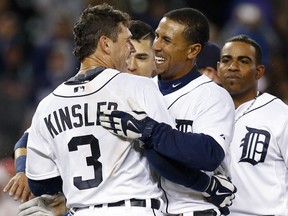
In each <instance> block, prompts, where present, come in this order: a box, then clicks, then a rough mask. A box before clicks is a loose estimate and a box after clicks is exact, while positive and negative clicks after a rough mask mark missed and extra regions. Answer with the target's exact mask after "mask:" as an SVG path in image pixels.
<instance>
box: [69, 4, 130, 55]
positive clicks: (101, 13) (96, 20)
mask: <svg viewBox="0 0 288 216" xmlns="http://www.w3.org/2000/svg"><path fill="white" fill-rule="evenodd" d="M120 23H122V24H123V25H124V26H126V27H129V24H130V16H129V15H128V14H127V13H125V12H122V11H120V10H116V9H114V8H113V7H112V6H110V5H108V4H106V3H103V4H101V5H96V6H93V7H92V6H88V8H86V9H85V10H84V11H83V13H82V15H81V16H80V19H79V20H78V21H77V22H76V23H75V25H74V29H73V34H74V42H75V47H74V51H73V53H74V55H75V56H76V58H78V59H79V60H80V61H82V60H83V59H84V58H86V57H87V56H89V55H91V54H92V53H93V52H94V51H95V49H96V47H97V44H98V41H99V38H100V37H101V36H103V35H104V36H106V37H108V38H110V39H111V40H112V41H114V42H116V40H117V38H118V34H119V33H120V31H121V28H120V27H119V24H120Z"/></svg>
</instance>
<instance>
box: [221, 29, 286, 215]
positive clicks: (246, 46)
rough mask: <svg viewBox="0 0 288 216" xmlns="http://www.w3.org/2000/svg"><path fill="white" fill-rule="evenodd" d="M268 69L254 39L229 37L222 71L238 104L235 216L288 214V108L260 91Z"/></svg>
mask: <svg viewBox="0 0 288 216" xmlns="http://www.w3.org/2000/svg"><path fill="white" fill-rule="evenodd" d="M264 70H265V67H264V65H263V64H262V51H261V47H260V46H259V44H258V43H257V42H255V41H254V40H253V39H251V38H249V37H247V36H245V35H238V36H235V37H232V38H230V39H228V40H227V41H226V42H225V44H224V46H223V48H222V50H221V59H220V63H219V64H218V75H219V76H220V80H221V83H222V85H223V87H224V88H225V89H227V90H228V92H229V93H230V94H231V96H232V98H233V101H234V104H235V108H236V116H235V133H234V137H233V140H232V142H231V146H230V148H231V176H232V180H233V183H235V185H236V186H237V188H238V191H237V196H236V199H235V201H234V204H233V206H232V207H231V215H233V216H252V215H281V216H284V215H288V145H287V144H288V107H287V105H286V104H284V103H283V102H282V101H281V100H280V99H279V98H277V97H275V96H273V95H270V94H268V93H262V92H260V91H259V90H258V85H257V83H258V80H259V79H260V78H261V77H262V76H263V74H264Z"/></svg>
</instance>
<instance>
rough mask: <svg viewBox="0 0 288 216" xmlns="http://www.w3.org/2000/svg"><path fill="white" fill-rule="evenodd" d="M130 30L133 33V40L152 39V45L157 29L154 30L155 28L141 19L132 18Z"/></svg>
mask: <svg viewBox="0 0 288 216" xmlns="http://www.w3.org/2000/svg"><path fill="white" fill-rule="evenodd" d="M129 30H130V32H131V34H132V37H131V39H132V40H137V41H139V40H143V39H144V40H146V39H149V40H150V41H151V45H152V43H153V41H154V39H155V31H154V30H153V28H152V27H151V26H150V25H149V24H147V23H145V22H143V21H141V20H132V21H131V23H130V27H129Z"/></svg>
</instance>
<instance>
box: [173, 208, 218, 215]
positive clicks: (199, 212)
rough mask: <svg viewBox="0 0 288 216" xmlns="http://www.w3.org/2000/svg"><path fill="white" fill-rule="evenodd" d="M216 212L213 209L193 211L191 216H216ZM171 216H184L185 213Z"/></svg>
mask: <svg viewBox="0 0 288 216" xmlns="http://www.w3.org/2000/svg"><path fill="white" fill-rule="evenodd" d="M216 215H217V212H216V211H215V210H214V209H208V210H203V211H193V216H216ZM173 216H185V213H184V214H183V213H181V214H176V215H173Z"/></svg>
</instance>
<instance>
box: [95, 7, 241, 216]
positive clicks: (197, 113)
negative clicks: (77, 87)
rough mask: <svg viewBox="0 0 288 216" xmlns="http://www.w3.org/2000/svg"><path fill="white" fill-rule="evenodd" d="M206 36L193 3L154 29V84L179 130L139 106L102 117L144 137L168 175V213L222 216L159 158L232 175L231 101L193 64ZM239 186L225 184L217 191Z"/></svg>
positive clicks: (164, 181)
mask: <svg viewBox="0 0 288 216" xmlns="http://www.w3.org/2000/svg"><path fill="white" fill-rule="evenodd" d="M208 39H209V24H208V21H207V19H206V17H205V16H204V15H203V14H202V13H200V12H199V11H197V10H195V9H192V8H183V9H177V10H173V11H171V12H168V13H167V14H165V15H164V17H163V18H162V19H161V21H160V23H159V25H158V28H157V29H156V38H155V40H154V44H153V48H154V51H155V56H156V57H155V60H156V67H157V72H158V76H157V77H156V83H157V84H158V88H159V89H160V91H161V93H162V95H163V96H164V100H165V102H166V107H167V109H168V111H169V113H170V115H171V116H172V118H173V120H174V123H175V124H176V127H177V129H178V131H177V130H175V129H173V128H171V127H170V126H169V125H166V124H163V123H159V122H156V121H154V120H153V119H151V118H149V117H147V116H146V115H145V114H144V112H140V111H141V109H140V108H137V106H135V107H136V108H134V110H135V112H122V111H106V112H104V113H103V115H102V116H101V117H100V120H101V124H102V126H104V127H105V128H106V129H108V130H110V131H111V132H112V133H115V134H118V135H121V136H124V137H131V138H137V139H140V140H141V141H142V142H144V145H143V146H144V148H145V149H146V151H145V152H146V155H147V158H148V160H149V162H150V164H152V165H153V167H154V168H155V169H156V170H157V171H158V172H159V173H160V174H161V175H162V176H163V177H165V178H161V187H162V188H163V190H164V193H165V198H166V200H165V208H164V209H163V211H164V212H165V213H167V214H173V215H184V216H186V215H206V216H210V215H220V211H219V209H218V208H217V207H216V206H215V205H213V204H211V203H209V202H207V199H205V197H203V196H202V195H203V194H201V193H200V192H198V191H195V190H192V189H188V188H187V187H185V184H184V183H183V182H182V183H181V181H183V179H176V177H173V176H171V175H170V172H169V171H170V170H167V169H165V166H162V164H163V163H159V161H157V160H158V159H159V157H161V159H162V160H163V161H164V160H165V159H166V161H170V162H171V163H173V162H174V166H175V167H178V168H179V172H182V173H183V172H185V169H182V166H187V167H193V168H197V169H201V170H206V171H207V173H209V171H210V174H211V171H215V170H216V168H217V167H218V166H219V165H220V164H221V163H222V165H223V166H222V167H221V172H222V173H223V174H228V169H227V163H224V162H226V159H228V158H227V156H226V159H225V155H226V154H228V148H229V143H230V142H231V140H232V136H233V129H234V106H233V101H232V100H231V97H230V96H229V94H228V92H227V91H225V90H224V89H223V88H221V87H220V86H218V85H217V84H215V83H214V82H212V81H211V79H209V78H208V77H206V76H205V75H201V74H200V73H199V72H198V71H197V67H196V66H195V62H196V59H197V56H198V54H199V52H200V51H201V48H202V47H203V46H204V45H205V43H206V42H207V41H208ZM136 111H137V112H136ZM138 113H141V115H138ZM128 123H129V124H130V126H131V123H133V124H134V125H135V127H134V128H133V131H134V133H133V134H131V133H129V132H130V131H131V129H129V128H128ZM159 153H160V154H159ZM149 155H150V156H149ZM151 155H152V156H151ZM155 158H157V160H156V159H155ZM183 185H184V186H183ZM235 191H236V190H235V188H228V187H227V188H226V190H223V191H221V192H219V191H217V192H216V194H218V195H219V194H222V195H224V194H226V195H227V194H228V193H230V194H231V193H234V192H235ZM225 214H227V212H226V213H225Z"/></svg>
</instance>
